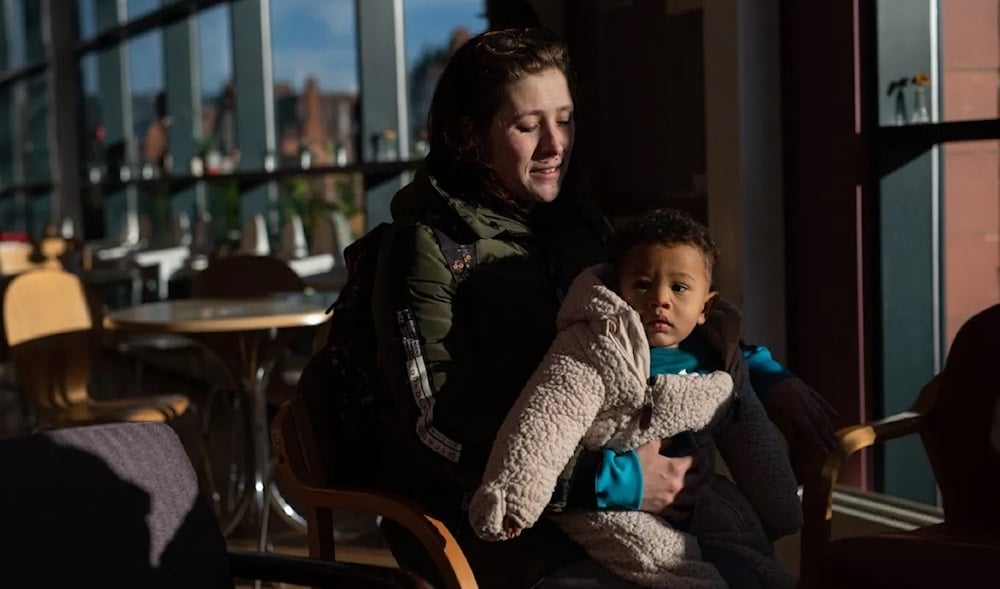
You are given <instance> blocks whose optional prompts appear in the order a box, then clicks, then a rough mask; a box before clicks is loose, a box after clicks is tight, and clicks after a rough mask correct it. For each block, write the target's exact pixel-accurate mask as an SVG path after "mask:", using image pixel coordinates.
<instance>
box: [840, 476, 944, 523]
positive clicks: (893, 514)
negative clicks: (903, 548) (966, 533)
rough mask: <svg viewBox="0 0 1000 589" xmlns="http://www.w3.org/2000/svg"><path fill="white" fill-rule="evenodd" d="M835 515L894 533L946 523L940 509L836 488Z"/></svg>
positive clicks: (848, 488) (859, 491)
mask: <svg viewBox="0 0 1000 589" xmlns="http://www.w3.org/2000/svg"><path fill="white" fill-rule="evenodd" d="M833 511H834V514H842V515H848V516H851V517H855V518H858V519H862V520H865V521H868V522H871V523H874V524H879V525H883V526H886V527H887V528H890V529H894V530H912V529H915V528H919V527H923V526H932V525H936V524H939V523H941V522H943V521H944V513H943V511H942V510H941V508H940V507H936V506H932V505H926V504H923V503H917V502H916V501H909V500H906V499H900V498H898V497H893V496H891V495H883V494H881V493H870V492H867V491H861V490H858V489H855V488H853V487H845V486H837V487H836V488H834V491H833ZM834 517H836V515H835V516H834Z"/></svg>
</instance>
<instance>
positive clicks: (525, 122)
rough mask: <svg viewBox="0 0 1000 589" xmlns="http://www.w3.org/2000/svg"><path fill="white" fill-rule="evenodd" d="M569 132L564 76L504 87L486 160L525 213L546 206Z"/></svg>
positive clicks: (551, 73)
mask: <svg viewBox="0 0 1000 589" xmlns="http://www.w3.org/2000/svg"><path fill="white" fill-rule="evenodd" d="M573 132H574V122H573V98H572V96H570V92H569V85H568V84H567V83H566V76H564V75H563V74H562V72H561V71H559V70H558V69H554V68H553V69H548V70H545V71H543V72H541V73H538V74H533V75H530V76H526V77H524V78H522V79H520V80H518V81H517V82H514V83H513V84H511V85H510V86H509V88H508V93H507V100H506V101H505V102H504V104H503V105H502V106H501V107H500V110H499V111H498V112H497V114H496V115H495V116H494V117H493V121H492V123H491V124H490V129H489V135H488V137H487V143H486V158H487V161H488V162H489V164H490V165H492V166H493V167H494V168H495V169H496V170H497V172H498V173H499V175H500V179H501V180H502V181H503V182H504V184H505V185H506V188H507V190H509V191H510V195H511V197H512V198H514V199H516V200H517V201H519V202H521V203H523V204H524V205H526V206H527V207H528V208H530V207H532V206H534V205H535V204H537V203H540V202H552V201H553V200H555V199H556V197H557V196H558V195H559V187H560V186H561V185H562V180H563V176H564V175H565V173H566V167H567V166H568V165H569V156H570V152H571V151H572V150H573Z"/></svg>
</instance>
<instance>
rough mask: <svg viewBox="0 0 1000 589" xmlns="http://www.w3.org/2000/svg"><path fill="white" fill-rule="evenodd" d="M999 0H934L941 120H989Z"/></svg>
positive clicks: (998, 51) (994, 106) (994, 111)
mask: <svg viewBox="0 0 1000 589" xmlns="http://www.w3.org/2000/svg"><path fill="white" fill-rule="evenodd" d="M998 9H1000V0H972V1H968V0H967V1H965V2H955V0H946V1H939V3H938V11H939V12H940V15H939V18H940V29H939V30H940V33H939V36H940V40H939V44H940V48H941V64H940V67H941V74H942V79H943V80H944V84H943V88H942V89H941V90H940V92H941V120H943V121H957V120H969V119H993V118H997V117H998V116H1000V109H998V96H1000V94H998V90H1000V84H998V80H1000V78H998V73H1000V43H998V41H1000V20H998V17H1000V10H998Z"/></svg>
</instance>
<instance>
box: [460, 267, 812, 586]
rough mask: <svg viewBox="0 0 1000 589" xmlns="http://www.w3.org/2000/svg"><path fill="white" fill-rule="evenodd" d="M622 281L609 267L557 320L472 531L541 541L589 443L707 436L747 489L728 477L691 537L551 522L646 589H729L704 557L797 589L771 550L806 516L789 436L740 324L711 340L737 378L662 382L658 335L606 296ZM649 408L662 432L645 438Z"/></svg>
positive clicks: (727, 317) (624, 520) (722, 323)
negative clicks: (559, 484)
mask: <svg viewBox="0 0 1000 589" xmlns="http://www.w3.org/2000/svg"><path fill="white" fill-rule="evenodd" d="M610 272H611V269H610V267H609V266H608V265H606V264H602V265H599V266H594V267H592V268H589V269H587V270H585V271H584V272H583V273H582V274H581V275H580V276H578V277H577V279H576V280H575V281H574V282H573V285H572V286H571V287H570V291H569V293H568V295H567V297H566V299H565V301H564V303H563V306H562V308H561V309H560V312H559V315H558V318H557V322H558V328H559V334H558V336H557V337H556V340H555V342H554V343H553V344H552V347H551V348H550V349H549V352H548V354H547V355H546V357H545V359H544V360H543V361H542V364H541V365H540V366H539V367H538V369H537V371H536V372H535V373H534V375H533V376H532V378H531V380H530V381H529V382H528V384H527V385H526V386H525V388H524V390H523V391H522V393H521V396H520V397H519V399H518V401H517V403H515V405H514V407H513V408H512V409H511V411H510V413H509V414H508V415H507V418H506V420H505V421H504V423H503V425H502V426H501V428H500V431H499V433H498V436H497V439H496V442H495V443H494V446H493V451H492V453H491V455H490V459H489V462H488V464H487V467H486V472H485V475H484V478H483V482H482V485H481V486H480V488H479V489H478V491H477V492H476V494H475V495H474V497H473V499H472V502H471V504H470V510H469V517H470V522H471V523H472V526H473V528H474V529H475V530H476V532H477V533H478V534H479V535H480V536H481V537H483V538H485V539H491V540H500V539H503V537H504V534H503V528H502V524H503V520H504V518H505V517H509V518H512V519H513V520H514V521H515V522H516V523H517V524H518V525H519V526H520V527H522V528H526V527H530V526H531V525H532V524H533V523H534V522H535V521H537V519H538V518H539V517H541V515H542V511H543V510H544V508H545V506H546V505H547V503H548V501H549V498H550V497H551V494H552V490H553V488H554V487H555V483H556V479H557V477H558V476H559V474H560V472H561V471H562V469H563V468H565V466H566V464H567V463H568V462H569V460H570V458H571V457H572V455H573V452H574V451H575V450H576V448H577V446H578V445H579V444H580V443H581V442H582V443H583V445H584V446H586V447H587V448H591V449H594V448H601V447H608V448H613V449H615V450H626V449H632V448H636V447H637V446H639V445H641V444H643V443H645V442H648V441H650V440H654V439H662V438H665V437H669V436H673V435H675V434H677V433H680V432H682V431H685V430H694V431H697V432H702V434H703V435H702V436H701V437H706V436H708V437H714V442H715V444H716V446H717V448H718V450H719V453H720V454H721V455H722V457H723V459H724V460H725V462H726V464H727V466H728V467H729V469H730V472H731V473H732V475H733V478H734V479H735V484H734V483H733V482H732V481H730V480H729V479H727V478H725V477H723V476H722V475H718V474H716V473H711V474H710V475H709V476H708V477H707V478H706V483H705V484H703V485H702V487H701V488H700V490H699V493H698V496H697V504H696V507H695V510H694V513H693V516H692V520H691V525H690V533H685V532H681V531H679V530H676V529H674V528H673V527H671V526H670V524H669V523H668V522H666V520H664V519H662V518H660V517H658V516H655V515H652V514H648V513H645V512H638V511H635V512H632V511H602V512H595V511H570V512H566V513H563V514H553V515H551V517H552V519H553V520H554V521H556V522H557V523H558V524H559V525H560V526H561V527H562V528H563V529H564V530H565V531H566V532H567V533H568V534H569V535H570V537H572V538H573V539H574V540H575V541H577V542H578V543H579V544H580V545H581V546H583V547H584V548H585V549H586V550H587V552H588V553H589V554H590V555H591V556H592V557H593V558H594V559H595V560H598V561H599V562H601V563H602V564H604V565H605V566H606V567H608V568H609V569H610V570H612V571H614V572H615V573H617V574H618V575H620V576H622V577H623V578H625V579H628V580H631V581H633V582H636V583H638V584H640V585H643V586H649V587H666V586H669V587H725V583H724V581H723V580H722V578H721V577H720V576H719V574H718V572H717V571H716V570H715V568H714V567H712V566H711V565H709V564H707V563H704V562H702V561H701V550H700V546H714V547H720V548H724V549H727V550H729V551H731V552H732V553H734V554H735V555H737V556H738V557H739V558H741V559H742V560H743V562H744V563H745V564H746V565H747V566H748V567H749V568H751V570H753V571H754V572H756V573H757V574H758V575H759V576H761V577H762V578H763V579H764V581H765V583H766V585H767V586H769V587H792V586H794V580H793V579H792V578H791V576H790V575H788V574H787V572H786V571H784V569H782V567H781V566H780V564H779V563H778V562H777V560H776V559H775V558H774V556H773V550H772V547H771V544H770V541H771V540H773V539H774V538H777V537H780V536H783V535H787V534H790V533H793V532H795V531H796V530H798V528H799V527H800V526H801V521H802V516H801V506H800V503H799V500H798V495H797V492H796V491H797V487H796V483H795V477H794V475H793V473H792V470H791V466H790V465H789V463H788V459H787V455H786V454H785V450H784V446H783V445H782V441H781V438H780V435H779V434H778V432H777V430H776V428H775V427H774V426H773V424H771V422H770V421H769V420H768V418H767V415H766V413H765V411H764V408H763V406H762V405H761V403H760V401H759V400H758V399H757V397H756V395H755V394H754V393H753V389H752V388H751V387H750V384H749V382H750V381H749V374H748V372H747V369H746V364H745V362H744V361H743V355H742V354H741V353H739V346H738V341H739V331H740V319H739V314H738V312H736V310H735V309H734V308H732V307H730V306H728V305H725V304H720V305H717V306H716V308H715V309H714V310H713V312H712V313H711V316H710V318H709V321H708V322H707V324H706V326H704V327H705V329H704V334H703V335H704V337H706V338H707V339H708V341H709V342H711V343H712V344H713V345H715V346H716V347H717V348H718V349H719V350H720V352H721V353H722V354H723V355H724V358H725V359H726V372H722V371H718V372H714V373H712V374H708V375H697V374H696V375H661V376H658V377H656V378H655V379H651V378H650V377H649V365H650V360H649V344H648V341H647V339H646V334H645V330H644V329H643V326H642V323H641V321H640V320H639V316H638V314H637V313H636V312H635V311H634V310H633V309H632V308H631V307H629V305H628V304H627V303H626V302H625V301H624V300H622V299H621V297H619V296H618V295H617V294H615V293H614V292H613V291H612V290H611V289H610V288H609V287H608V286H607V285H608V284H610V282H608V278H609V277H610V276H611V274H610ZM734 381H735V389H736V390H737V391H738V392H739V406H738V411H737V413H738V418H734V411H733V407H734V403H733V400H734V395H733V391H734ZM647 404H651V406H652V418H651V419H649V420H648V423H646V424H643V423H640V422H641V421H642V420H641V419H640V417H641V415H642V413H643V407H644V406H646V405H647ZM643 426H645V427H643Z"/></svg>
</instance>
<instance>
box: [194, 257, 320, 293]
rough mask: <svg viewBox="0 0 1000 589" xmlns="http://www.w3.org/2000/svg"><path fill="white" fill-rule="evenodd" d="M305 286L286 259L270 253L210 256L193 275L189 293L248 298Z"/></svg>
mask: <svg viewBox="0 0 1000 589" xmlns="http://www.w3.org/2000/svg"><path fill="white" fill-rule="evenodd" d="M305 287H306V285H305V282H304V281H303V280H302V278H301V277H300V276H299V275H298V274H296V273H295V271H294V270H292V268H291V267H290V266H289V265H288V263H287V262H285V261H284V260H281V259H279V258H275V257H271V256H253V255H235V256H225V257H219V258H213V259H212V261H211V262H209V264H208V267H207V268H205V269H204V270H202V271H201V272H199V273H198V274H196V275H195V277H194V280H193V281H192V283H191V294H192V295H193V296H195V297H198V298H211V299H248V298H256V297H262V296H267V295H269V294H272V293H276V292H299V291H302V290H304V289H305Z"/></svg>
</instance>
